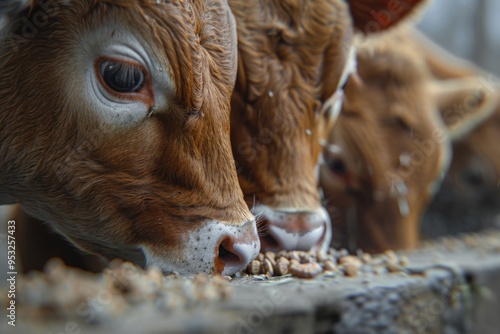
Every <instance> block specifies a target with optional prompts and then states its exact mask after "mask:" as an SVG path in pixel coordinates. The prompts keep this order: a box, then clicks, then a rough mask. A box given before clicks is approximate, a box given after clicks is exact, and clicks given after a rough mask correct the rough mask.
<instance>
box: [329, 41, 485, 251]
mask: <svg viewBox="0 0 500 334" xmlns="http://www.w3.org/2000/svg"><path fill="white" fill-rule="evenodd" d="M406 40H407V34H406V33H405V32H399V33H398V34H397V35H395V36H389V37H387V36H382V37H378V38H372V39H369V40H365V41H362V42H360V43H359V47H358V58H357V59H358V73H357V74H355V75H353V76H351V80H350V81H349V82H348V84H347V86H346V89H345V99H344V104H343V108H342V112H341V114H340V116H339V119H338V121H337V123H336V124H335V126H334V128H333V130H332V131H331V133H330V137H329V140H328V141H329V144H328V145H327V146H326V149H325V161H324V162H325V163H324V164H323V165H322V167H321V186H322V188H323V191H324V194H325V198H326V200H327V205H328V208H329V210H330V212H331V214H332V217H333V218H332V219H333V226H334V235H336V237H337V239H336V242H338V243H340V244H341V245H342V246H346V247H349V248H351V249H352V248H356V247H357V248H361V249H363V250H365V251H368V252H380V251H384V250H387V249H411V248H414V247H416V246H417V244H418V240H419V227H420V218H421V215H422V214H423V212H424V210H425V208H426V206H427V205H428V202H429V200H430V199H431V197H432V195H433V193H434V192H435V191H436V189H437V188H436V186H437V185H438V182H439V180H440V178H441V176H442V175H443V173H444V172H445V170H446V167H447V165H448V163H449V158H450V157H449V156H450V150H451V147H450V137H451V136H458V135H459V134H460V133H464V131H465V130H464V129H471V128H472V126H469V124H478V123H479V122H480V121H481V120H482V119H484V118H485V117H487V115H488V114H489V113H491V111H492V108H493V105H494V104H493V102H494V98H493V96H492V95H491V94H490V93H489V92H488V90H487V89H486V88H485V87H482V86H480V85H478V84H477V81H475V82H472V83H471V82H469V81H463V82H460V84H455V83H439V85H438V86H437V87H435V86H434V84H433V81H432V76H431V74H430V71H429V69H428V67H427V64H426V62H425V61H424V60H423V57H421V56H419V54H418V52H417V50H416V49H415V48H413V47H412V45H411V44H410V43H407V42H406ZM471 99H472V100H473V105H471V108H468V109H467V110H466V112H464V113H461V115H462V117H461V118H460V122H453V123H450V125H449V128H446V127H445V124H444V123H443V121H442V119H441V117H440V114H439V111H440V110H447V109H449V106H452V105H455V104H457V105H465V104H464V103H465V101H472V100H471ZM467 106H469V105H467ZM336 232H337V233H336ZM342 238H343V239H342Z"/></svg>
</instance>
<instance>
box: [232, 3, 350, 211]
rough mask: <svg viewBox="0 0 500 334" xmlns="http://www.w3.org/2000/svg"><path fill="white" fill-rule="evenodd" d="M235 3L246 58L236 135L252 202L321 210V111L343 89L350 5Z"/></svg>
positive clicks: (235, 110) (237, 95) (235, 105)
mask: <svg viewBox="0 0 500 334" xmlns="http://www.w3.org/2000/svg"><path fill="white" fill-rule="evenodd" d="M230 5H231V8H232V10H233V13H234V14H235V17H236V20H237V25H238V42H239V58H240V66H239V71H238V77H237V83H236V88H235V92H234V94H233V99H232V113H231V125H232V128H231V139H232V144H233V152H234V155H235V157H236V161H237V163H238V167H239V180H240V185H241V187H242V189H243V192H244V194H245V197H246V199H247V203H249V204H252V203H254V201H257V203H263V204H266V205H269V206H271V207H273V208H300V209H315V208H318V207H320V201H319V196H318V193H317V190H316V179H315V177H314V175H315V173H314V170H315V167H316V163H317V160H318V155H319V152H320V146H319V140H320V139H321V138H323V137H324V136H325V134H324V133H322V131H321V125H322V115H321V114H320V113H319V110H320V107H321V105H322V103H323V102H325V100H326V99H327V98H328V97H329V96H331V95H332V94H333V93H334V92H335V90H336V88H337V84H338V81H339V79H340V75H341V73H340V71H341V69H342V67H343V65H344V63H345V51H347V50H348V47H349V46H350V45H351V38H352V31H351V27H350V25H351V23H350V21H349V17H348V12H347V7H346V6H345V5H344V4H343V3H342V2H340V1H338V0H332V1H316V2H310V1H298V0H291V1H281V0H280V1H278V0H276V1H270V2H267V3H266V5H265V6H264V5H263V4H260V3H259V2H257V1H231V2H230ZM343 51H344V52H343ZM326 71H329V72H333V75H332V76H331V77H324V75H323V73H325V72H326ZM306 129H309V130H311V135H308V134H307V133H306Z"/></svg>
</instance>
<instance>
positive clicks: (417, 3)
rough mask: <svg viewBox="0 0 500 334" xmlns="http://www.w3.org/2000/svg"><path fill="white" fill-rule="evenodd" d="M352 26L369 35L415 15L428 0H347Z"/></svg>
mask: <svg viewBox="0 0 500 334" xmlns="http://www.w3.org/2000/svg"><path fill="white" fill-rule="evenodd" d="M347 2H348V3H349V6H350V10H351V16H352V19H353V22H354V26H355V27H356V28H357V30H359V31H361V32H362V33H364V34H366V35H369V34H371V33H376V32H380V31H383V30H387V29H390V28H391V27H394V26H395V25H397V24H398V23H400V22H402V21H404V20H405V19H407V18H408V17H411V16H413V15H415V14H416V13H417V12H418V11H419V10H420V9H421V8H423V7H424V6H423V5H424V4H426V3H427V2H428V0H349V1H347Z"/></svg>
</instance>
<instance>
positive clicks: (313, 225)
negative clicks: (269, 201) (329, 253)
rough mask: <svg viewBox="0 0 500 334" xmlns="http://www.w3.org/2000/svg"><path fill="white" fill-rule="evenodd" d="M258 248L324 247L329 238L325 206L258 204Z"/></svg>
mask: <svg viewBox="0 0 500 334" xmlns="http://www.w3.org/2000/svg"><path fill="white" fill-rule="evenodd" d="M253 213H254V214H255V215H256V216H257V217H259V219H258V223H257V224H258V229H259V231H260V240H261V251H279V250H301V251H317V250H326V249H327V248H328V246H329V245H330V242H331V238H332V228H331V224H330V218H329V217H328V214H327V212H326V210H325V209H324V208H319V209H316V210H297V209H273V208H270V207H268V206H266V205H258V206H256V207H255V208H254V210H253Z"/></svg>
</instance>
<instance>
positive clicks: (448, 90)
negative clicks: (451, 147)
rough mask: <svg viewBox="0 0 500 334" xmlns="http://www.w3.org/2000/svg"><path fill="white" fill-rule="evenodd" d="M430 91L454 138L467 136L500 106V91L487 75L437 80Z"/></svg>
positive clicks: (449, 132) (453, 139)
mask: <svg viewBox="0 0 500 334" xmlns="http://www.w3.org/2000/svg"><path fill="white" fill-rule="evenodd" d="M431 92H432V95H433V97H434V99H435V101H436V102H437V106H438V109H439V113H440V115H441V118H442V119H443V121H444V124H445V125H446V128H447V129H448V134H449V137H450V139H451V140H452V141H456V140H458V139H460V138H463V137H465V136H467V135H468V134H469V133H470V132H471V131H473V130H474V129H475V128H476V127H477V126H479V125H480V124H482V123H483V122H484V121H485V120H486V119H488V118H489V117H490V116H491V115H492V114H493V113H494V112H495V110H496V109H497V108H499V107H500V105H499V94H498V93H497V92H495V90H494V89H493V87H492V86H491V85H489V84H488V82H487V81H486V80H485V79H484V78H467V79H451V80H440V81H436V82H434V83H433V84H432V85H431Z"/></svg>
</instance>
